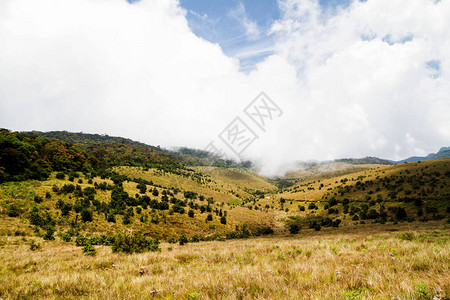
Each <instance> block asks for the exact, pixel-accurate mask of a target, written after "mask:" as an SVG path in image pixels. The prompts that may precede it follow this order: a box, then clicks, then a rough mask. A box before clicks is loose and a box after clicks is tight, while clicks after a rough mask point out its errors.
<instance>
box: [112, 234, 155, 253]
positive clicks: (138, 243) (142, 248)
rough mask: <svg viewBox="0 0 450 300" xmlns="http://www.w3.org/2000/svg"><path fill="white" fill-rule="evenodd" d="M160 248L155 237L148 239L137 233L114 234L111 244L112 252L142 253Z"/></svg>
mask: <svg viewBox="0 0 450 300" xmlns="http://www.w3.org/2000/svg"><path fill="white" fill-rule="evenodd" d="M160 250H161V249H160V248H159V241H158V240H157V239H148V238H146V237H144V236H143V235H141V234H139V233H133V234H124V233H120V234H118V235H117V236H116V238H115V241H114V244H113V246H112V251H113V252H125V253H142V252H146V251H160Z"/></svg>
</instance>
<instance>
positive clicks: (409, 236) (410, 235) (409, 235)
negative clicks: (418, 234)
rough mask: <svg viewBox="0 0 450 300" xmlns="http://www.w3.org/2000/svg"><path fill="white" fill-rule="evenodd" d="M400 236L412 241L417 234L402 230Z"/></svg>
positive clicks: (402, 238)
mask: <svg viewBox="0 0 450 300" xmlns="http://www.w3.org/2000/svg"><path fill="white" fill-rule="evenodd" d="M398 238H399V239H401V240H404V241H412V240H414V239H415V235H414V233H412V232H402V233H400V234H399V235H398Z"/></svg>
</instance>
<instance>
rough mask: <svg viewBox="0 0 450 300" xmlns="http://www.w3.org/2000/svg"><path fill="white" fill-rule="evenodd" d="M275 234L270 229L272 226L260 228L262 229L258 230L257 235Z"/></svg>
mask: <svg viewBox="0 0 450 300" xmlns="http://www.w3.org/2000/svg"><path fill="white" fill-rule="evenodd" d="M243 230H244V229H243ZM273 233H274V231H273V229H272V227H270V226H264V227H260V228H258V230H256V235H267V234H273Z"/></svg>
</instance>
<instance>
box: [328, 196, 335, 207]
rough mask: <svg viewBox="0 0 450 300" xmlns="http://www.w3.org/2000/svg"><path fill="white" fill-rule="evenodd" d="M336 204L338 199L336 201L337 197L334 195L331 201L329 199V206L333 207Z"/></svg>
mask: <svg viewBox="0 0 450 300" xmlns="http://www.w3.org/2000/svg"><path fill="white" fill-rule="evenodd" d="M335 205H337V201H336V199H335V198H334V197H333V198H331V199H330V201H328V206H329V207H333V206H335Z"/></svg>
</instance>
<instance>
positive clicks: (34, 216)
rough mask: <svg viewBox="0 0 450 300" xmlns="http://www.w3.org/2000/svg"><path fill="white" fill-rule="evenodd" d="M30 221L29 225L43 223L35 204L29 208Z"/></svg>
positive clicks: (40, 224)
mask: <svg viewBox="0 0 450 300" xmlns="http://www.w3.org/2000/svg"><path fill="white" fill-rule="evenodd" d="M30 223H31V225H36V226H42V225H43V224H44V220H43V219H42V217H41V215H40V214H39V209H38V208H37V207H36V206H34V207H33V208H32V209H31V213H30Z"/></svg>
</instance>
